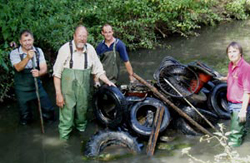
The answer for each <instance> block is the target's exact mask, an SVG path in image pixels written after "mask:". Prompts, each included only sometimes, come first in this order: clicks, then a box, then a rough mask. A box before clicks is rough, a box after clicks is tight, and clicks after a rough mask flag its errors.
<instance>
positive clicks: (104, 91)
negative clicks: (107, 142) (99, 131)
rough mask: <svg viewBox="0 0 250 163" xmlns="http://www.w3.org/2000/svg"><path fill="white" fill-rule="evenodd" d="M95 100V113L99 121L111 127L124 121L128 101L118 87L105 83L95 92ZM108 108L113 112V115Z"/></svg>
mask: <svg viewBox="0 0 250 163" xmlns="http://www.w3.org/2000/svg"><path fill="white" fill-rule="evenodd" d="M93 101H94V107H93V109H94V114H95V116H96V118H97V120H98V121H99V122H101V123H102V124H104V125H105V126H107V127H110V128H116V127H118V126H119V125H120V124H121V123H122V120H123V115H124V113H125V112H126V109H127V101H126V99H125V97H124V95H123V94H122V93H121V91H120V90H119V89H118V88H117V87H110V86H107V85H103V86H102V87H100V89H99V90H98V91H97V92H96V93H95V94H94V97H93ZM105 101H106V103H107V105H105ZM105 106H106V107H105ZM107 110H108V111H109V112H112V115H111V114H109V113H108V111H107ZM106 111H107V112H106Z"/></svg>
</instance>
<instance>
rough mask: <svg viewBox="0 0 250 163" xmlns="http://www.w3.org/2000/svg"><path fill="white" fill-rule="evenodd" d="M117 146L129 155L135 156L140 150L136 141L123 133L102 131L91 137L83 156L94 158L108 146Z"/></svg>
mask: <svg viewBox="0 0 250 163" xmlns="http://www.w3.org/2000/svg"><path fill="white" fill-rule="evenodd" d="M112 145H119V146H122V147H126V148H127V149H128V150H129V151H130V152H131V153H133V154H137V153H140V152H141V149H140V147H139V145H138V143H137V141H136V139H135V138H134V137H132V136H130V135H129V134H128V133H125V132H118V131H117V132H115V131H104V132H98V133H97V134H96V135H94V136H92V137H91V139H90V140H89V141H88V143H87V144H86V151H85V155H86V156H88V157H96V156H98V155H100V153H101V152H102V151H103V150H104V149H105V148H106V147H108V146H112Z"/></svg>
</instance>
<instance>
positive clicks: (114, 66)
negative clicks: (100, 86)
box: [100, 39, 120, 83]
mask: <svg viewBox="0 0 250 163" xmlns="http://www.w3.org/2000/svg"><path fill="white" fill-rule="evenodd" d="M118 41H119V40H118V39H117V40H116V41H115V42H114V45H113V51H108V52H105V53H103V54H102V55H101V57H100V60H101V62H102V65H103V69H104V70H105V71H106V75H107V77H108V79H109V80H110V81H112V82H113V83H116V82H117V80H118V77H119V73H120V60H119V53H118V52H117V51H116V50H115V48H116V44H117V43H118Z"/></svg>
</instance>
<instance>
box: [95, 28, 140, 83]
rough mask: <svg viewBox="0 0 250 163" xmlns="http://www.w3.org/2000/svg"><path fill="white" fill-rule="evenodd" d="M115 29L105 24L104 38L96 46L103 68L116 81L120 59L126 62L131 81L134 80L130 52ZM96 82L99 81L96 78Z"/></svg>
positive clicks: (110, 78)
mask: <svg viewBox="0 0 250 163" xmlns="http://www.w3.org/2000/svg"><path fill="white" fill-rule="evenodd" d="M113 34H114V31H113V29H112V26H111V25H109V24H105V25H104V26H103V27H102V35H103V36H104V40H103V41H102V42H101V43H99V44H98V46H97V47H96V52H97V54H98V56H99V57H100V60H101V62H102V64H103V68H104V70H105V71H106V74H107V77H108V78H109V80H111V81H112V82H114V83H116V82H117V80H118V77H119V70H120V64H119V63H120V59H119V58H121V60H122V61H123V62H124V65H125V67H126V70H127V72H128V74H129V80H130V82H131V83H132V82H134V81H135V79H134V77H133V76H132V75H133V69H132V66H131V64H130V62H129V58H128V53H127V50H126V47H125V44H124V43H123V42H122V41H121V40H119V39H118V38H115V37H114V36H113ZM95 84H96V85H98V84H99V81H98V80H96V79H95Z"/></svg>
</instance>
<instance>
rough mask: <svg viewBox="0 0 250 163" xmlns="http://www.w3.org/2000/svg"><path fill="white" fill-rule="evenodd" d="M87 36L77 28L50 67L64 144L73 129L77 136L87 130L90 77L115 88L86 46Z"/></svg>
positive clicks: (94, 52) (88, 46)
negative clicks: (51, 68)
mask: <svg viewBox="0 0 250 163" xmlns="http://www.w3.org/2000/svg"><path fill="white" fill-rule="evenodd" d="M87 36H88V32H87V29H86V28H85V27H84V26H82V25H80V26H77V27H76V29H75V33H74V39H73V40H72V41H70V42H67V43H65V44H64V45H63V46H62V47H61V48H60V49H59V52H58V55H57V59H56V62H55V65H54V67H53V70H54V73H53V76H54V85H55V90H56V104H57V105H58V106H59V107H60V117H59V120H60V122H59V126H58V127H59V133H60V138H61V139H64V140H67V139H68V138H69V135H70V132H71V131H72V128H73V126H74V127H75V128H76V129H77V130H78V131H80V132H83V131H84V130H85V128H86V125H87V119H86V113H87V109H88V101H89V95H90V94H89V91H90V75H91V74H93V75H95V76H96V77H97V78H100V79H101V80H102V81H103V82H104V83H106V84H107V85H109V86H115V85H114V83H113V82H111V81H110V80H108V78H107V77H106V75H105V71H104V70H103V67H102V64H101V62H100V60H99V58H98V56H97V54H96V51H95V49H94V48H93V46H92V45H90V44H88V43H87Z"/></svg>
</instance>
